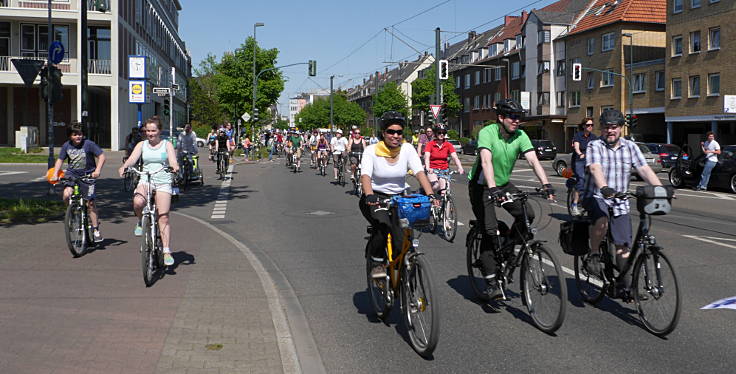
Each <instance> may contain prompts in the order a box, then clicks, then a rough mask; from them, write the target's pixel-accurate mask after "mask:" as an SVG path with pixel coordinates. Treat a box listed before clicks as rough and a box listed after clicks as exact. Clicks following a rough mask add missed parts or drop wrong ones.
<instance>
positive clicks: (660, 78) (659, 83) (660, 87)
mask: <svg viewBox="0 0 736 374" xmlns="http://www.w3.org/2000/svg"><path fill="white" fill-rule="evenodd" d="M654 80H655V81H656V86H655V90H656V91H664V72H663V71H655V72H654Z"/></svg>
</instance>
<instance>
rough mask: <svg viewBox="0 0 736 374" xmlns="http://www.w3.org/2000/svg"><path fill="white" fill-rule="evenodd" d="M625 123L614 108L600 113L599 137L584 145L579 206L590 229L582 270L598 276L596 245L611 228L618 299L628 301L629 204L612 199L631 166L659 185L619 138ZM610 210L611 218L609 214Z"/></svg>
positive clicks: (627, 178) (639, 157)
mask: <svg viewBox="0 0 736 374" xmlns="http://www.w3.org/2000/svg"><path fill="white" fill-rule="evenodd" d="M625 123H626V120H625V119H624V116H623V114H621V112H620V111H618V110H616V109H610V110H606V111H604V112H603V114H601V118H600V125H601V127H602V128H603V133H602V135H601V137H600V138H599V139H597V140H594V141H592V142H590V143H589V144H588V148H587V150H586V152H585V166H586V167H587V169H588V174H587V176H586V180H585V193H584V196H583V207H584V208H585V210H587V211H588V216H589V217H590V218H591V219H592V222H593V223H592V225H591V227H590V248H591V254H590V256H588V261H587V262H586V264H585V267H586V269H587V270H588V271H590V272H591V273H593V274H599V273H600V270H601V265H600V248H599V247H600V243H601V241H602V240H603V237H604V236H605V235H606V232H607V230H608V225H609V223H610V225H611V234H612V236H613V243H614V245H615V246H616V263H617V266H618V268H619V269H620V271H619V273H620V274H621V275H622V276H621V277H620V279H621V282H620V283H619V284H617V285H616V286H617V287H616V288H617V294H618V296H620V297H622V298H624V299H628V289H629V286H630V285H631V277H630V276H623V275H625V274H626V273H627V271H628V269H625V267H624V265H625V263H626V261H627V259H628V257H629V249H630V248H631V245H632V244H633V243H632V231H631V221H630V219H629V201H628V200H626V199H617V198H615V196H616V194H617V193H621V192H626V191H628V189H629V181H630V171H631V167H632V166H633V167H635V168H636V171H637V172H638V173H639V175H640V176H641V178H642V179H643V180H644V181H646V182H647V183H649V184H650V185H653V186H661V185H662V182H661V181H660V180H659V178H657V175H656V174H654V171H652V169H651V168H650V167H649V165H647V161H646V159H645V158H644V155H642V153H641V150H640V149H639V147H638V146H637V145H636V143H634V142H633V141H631V140H627V139H624V138H622V137H621V131H622V130H623V127H624V124H625ZM609 207H611V208H612V209H613V217H611V216H610V214H609V209H608V208H609Z"/></svg>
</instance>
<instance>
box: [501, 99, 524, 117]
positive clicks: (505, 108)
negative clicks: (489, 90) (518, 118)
mask: <svg viewBox="0 0 736 374" xmlns="http://www.w3.org/2000/svg"><path fill="white" fill-rule="evenodd" d="M514 113H518V114H523V113H526V110H524V108H522V106H521V104H519V103H518V102H516V101H514V100H512V99H505V100H501V102H499V103H497V104H496V114H497V115H500V116H504V117H505V116H507V115H509V114H514Z"/></svg>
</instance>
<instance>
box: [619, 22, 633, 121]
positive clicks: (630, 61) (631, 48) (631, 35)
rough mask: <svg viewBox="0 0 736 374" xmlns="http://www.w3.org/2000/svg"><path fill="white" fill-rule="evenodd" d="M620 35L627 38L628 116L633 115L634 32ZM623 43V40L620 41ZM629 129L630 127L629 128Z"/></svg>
mask: <svg viewBox="0 0 736 374" xmlns="http://www.w3.org/2000/svg"><path fill="white" fill-rule="evenodd" d="M621 36H626V37H628V38H629V118H633V117H634V87H632V86H631V85H632V84H633V83H634V34H631V33H628V32H625V33H623V34H621ZM621 44H622V45H623V41H622V43H621ZM629 131H631V129H629Z"/></svg>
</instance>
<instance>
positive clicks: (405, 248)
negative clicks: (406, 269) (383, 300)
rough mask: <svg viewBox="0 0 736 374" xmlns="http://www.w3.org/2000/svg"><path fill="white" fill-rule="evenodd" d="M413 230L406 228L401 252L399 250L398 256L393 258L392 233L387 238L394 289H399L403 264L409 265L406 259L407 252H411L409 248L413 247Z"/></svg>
mask: <svg viewBox="0 0 736 374" xmlns="http://www.w3.org/2000/svg"><path fill="white" fill-rule="evenodd" d="M412 231H413V230H412V229H404V240H402V248H401V252H399V254H398V255H397V256H396V258H393V245H392V244H391V234H388V236H387V238H386V252H387V254H388V260H389V263H388V272H389V278H390V279H391V288H392V289H394V290H398V289H399V278H400V276H399V274H401V273H400V271H401V267H402V265H407V264H406V263H407V261H405V260H404V259H405V258H406V254H407V253H408V252H409V249H410V248H411V247H413V244H411V242H412V240H411V237H412ZM407 260H408V259H407Z"/></svg>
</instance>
